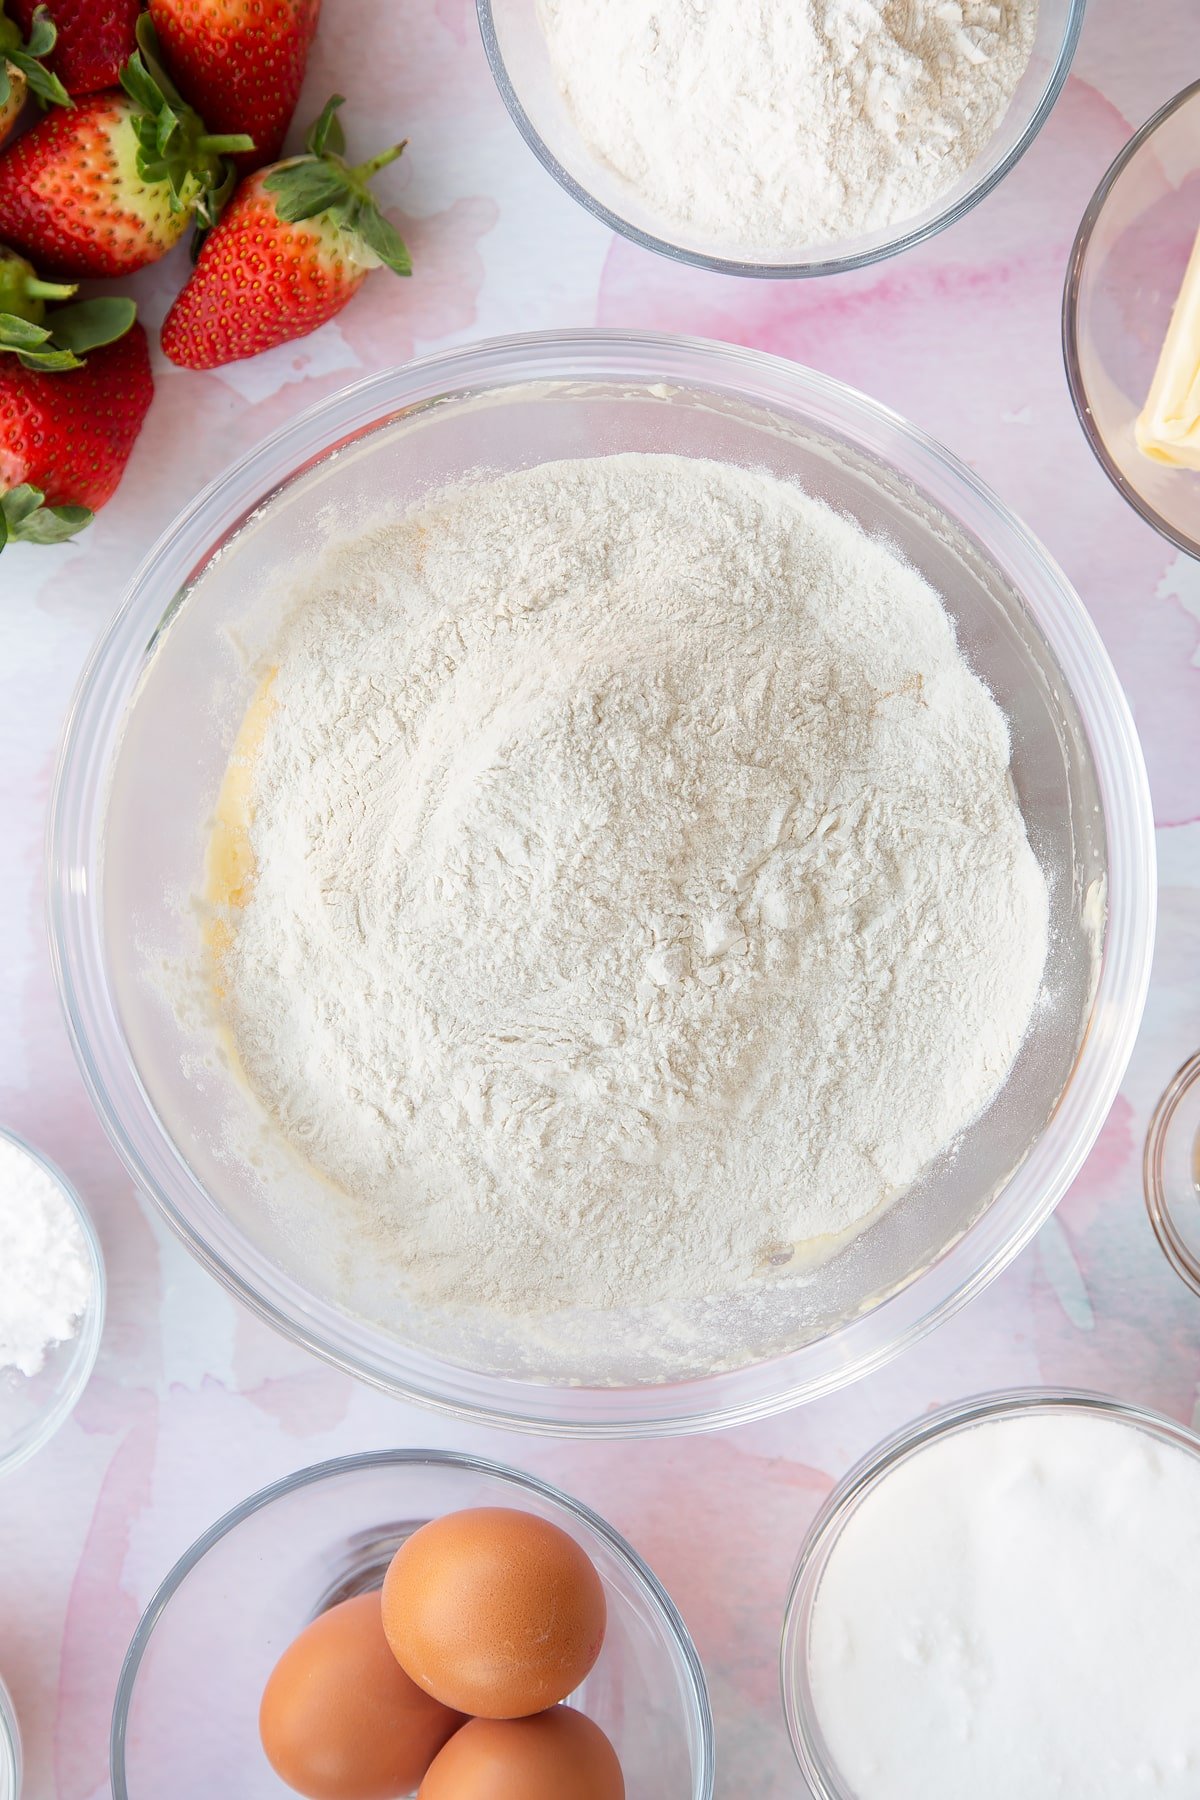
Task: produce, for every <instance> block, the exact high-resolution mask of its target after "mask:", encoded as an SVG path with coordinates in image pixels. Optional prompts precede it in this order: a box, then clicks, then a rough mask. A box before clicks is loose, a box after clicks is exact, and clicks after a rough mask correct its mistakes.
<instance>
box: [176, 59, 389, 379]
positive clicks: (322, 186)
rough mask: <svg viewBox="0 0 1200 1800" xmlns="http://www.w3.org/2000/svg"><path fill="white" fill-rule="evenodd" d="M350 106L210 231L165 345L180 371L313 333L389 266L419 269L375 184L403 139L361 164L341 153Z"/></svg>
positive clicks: (330, 115) (255, 178) (330, 111)
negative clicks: (382, 207) (343, 120)
mask: <svg viewBox="0 0 1200 1800" xmlns="http://www.w3.org/2000/svg"><path fill="white" fill-rule="evenodd" d="M341 105H342V97H341V95H340V94H335V95H334V97H333V99H332V100H331V101H330V102H329V104H328V105H327V106H326V108H325V110H324V112H323V113H322V114H321V117H320V118H319V119H318V120H317V123H316V124H315V125H314V126H313V129H312V131H311V132H310V133H309V137H308V155H307V156H297V157H292V158H291V159H290V160H289V161H287V162H281V163H276V164H275V165H274V166H273V167H272V168H270V169H261V170H259V172H258V173H257V174H256V175H251V176H250V177H249V178H248V180H246V181H244V182H243V183H242V184H241V186H240V187H239V188H238V190H237V192H236V194H235V195H234V197H233V199H232V200H231V201H230V203H229V205H228V206H227V207H226V209H225V211H224V213H223V214H222V215H221V218H220V219H219V221H218V222H217V224H216V226H215V227H214V228H213V230H212V231H210V232H209V234H208V236H207V237H206V238H205V240H204V244H203V247H202V248H201V251H200V254H199V257H198V258H197V260H196V266H195V268H194V269H193V270H192V273H191V276H190V277H189V279H188V282H187V284H186V286H185V287H184V288H183V291H182V292H181V293H180V294H179V295H178V297H177V298H176V301H175V304H174V305H173V306H172V308H171V310H170V312H169V313H168V314H167V316H166V319H165V320H164V322H163V328H162V347H163V349H164V351H165V352H166V354H167V355H168V356H169V357H170V359H171V361H172V362H174V363H178V364H179V365H180V367H181V368H185V369H214V368H217V367H218V366H219V365H220V364H221V363H229V362H237V361H238V360H239V358H241V357H243V356H255V355H257V354H258V352H259V351H260V350H270V349H272V348H273V347H274V346H275V345H276V344H286V343H288V342H289V341H290V340H291V339H292V338H298V337H306V336H307V334H308V333H309V332H310V331H315V330H316V329H317V327H318V325H324V323H325V321H326V320H327V319H332V318H333V316H334V314H335V313H339V312H341V310H342V308H343V306H345V305H346V303H347V301H348V300H350V299H351V298H352V297H353V295H354V294H356V293H357V292H358V290H359V288H360V287H361V286H362V284H363V282H364V281H365V280H366V278H367V276H368V274H369V273H370V271H371V270H372V269H374V268H378V267H379V265H380V264H381V263H386V265H387V267H388V268H389V269H393V270H395V272H396V274H397V275H408V274H410V273H411V272H412V264H411V262H410V261H409V256H408V251H407V250H406V249H405V248H404V244H403V242H402V241H401V238H400V235H399V233H398V232H397V231H396V229H395V227H394V226H392V225H390V224H389V223H388V221H387V220H386V219H385V218H384V217H383V215H382V213H381V212H380V211H379V209H378V207H377V206H376V204H375V201H374V200H373V198H372V197H371V194H370V192H369V191H368V187H367V183H368V181H369V180H370V178H371V176H372V175H373V174H374V173H375V172H376V170H377V169H382V168H383V167H384V166H385V164H387V163H390V162H392V161H393V160H394V159H395V158H396V157H397V156H399V154H400V152H401V151H402V150H403V148H404V145H403V144H393V146H392V147H391V149H390V150H384V151H383V152H382V153H381V154H380V155H379V156H375V157H372V159H371V161H370V162H365V163H360V164H359V165H358V167H357V168H352V167H351V166H350V165H349V164H348V163H346V162H345V161H344V160H343V157H342V155H341V152H342V150H343V149H344V148H345V142H344V139H343V137H342V130H341V126H340V124H339V122H338V120H337V118H336V117H335V114H336V109H337V108H338V107H339V106H341Z"/></svg>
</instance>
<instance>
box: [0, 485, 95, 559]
mask: <svg viewBox="0 0 1200 1800" xmlns="http://www.w3.org/2000/svg"><path fill="white" fill-rule="evenodd" d="M91 521H92V514H91V512H90V511H89V510H88V508H87V507H86V506H47V505H46V496H45V495H44V494H43V493H42V491H41V489H40V488H35V487H31V486H29V485H28V483H22V485H21V486H20V487H15V488H10V489H9V491H8V493H7V494H0V550H2V549H3V548H4V546H5V544H18V543H20V544H65V543H66V541H67V539H68V538H73V537H74V536H75V533H76V532H77V531H82V530H83V527H84V526H85V525H90V523H91Z"/></svg>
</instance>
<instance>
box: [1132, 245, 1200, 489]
mask: <svg viewBox="0 0 1200 1800" xmlns="http://www.w3.org/2000/svg"><path fill="white" fill-rule="evenodd" d="M1134 432H1135V435H1136V437H1137V446H1138V449H1139V450H1140V451H1141V452H1142V454H1143V455H1144V456H1149V457H1153V459H1154V461H1155V462H1162V463H1172V464H1174V465H1175V466H1176V467H1178V468H1181V469H1200V234H1197V237H1196V243H1195V247H1194V248H1193V250H1192V256H1191V261H1190V262H1189V263H1188V266H1187V274H1186V275H1185V276H1184V278H1183V286H1182V287H1181V288H1180V290H1179V298H1178V300H1176V302H1175V310H1174V312H1173V313H1172V314H1171V323H1170V324H1169V325H1168V327H1167V336H1166V340H1165V342H1164V344H1163V347H1162V354H1161V355H1160V356H1159V359H1158V367H1157V369H1156V370H1155V371H1154V380H1153V382H1152V383H1151V387H1150V394H1149V397H1148V399H1147V401H1146V404H1145V406H1144V407H1143V408H1142V411H1141V413H1140V414H1139V416H1138V421H1137V424H1136V425H1135V427H1134Z"/></svg>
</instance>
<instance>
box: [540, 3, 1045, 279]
mask: <svg viewBox="0 0 1200 1800" xmlns="http://www.w3.org/2000/svg"><path fill="white" fill-rule="evenodd" d="M538 12H539V16H540V18H541V22H542V28H543V30H544V32H545V35H546V41H547V44H548V47H549V51H550V60H551V65H552V68H553V71H554V75H555V77H556V79H557V81H558V84H559V87H560V89H561V91H562V94H563V97H564V99H565V101H566V104H567V108H568V110H569V112H570V113H571V115H572V117H573V119H574V121H575V124H576V126H577V127H578V130H579V132H580V135H581V136H582V138H583V140H584V142H585V143H586V144H587V146H588V148H589V149H590V150H591V151H592V152H593V153H594V154H595V155H596V156H597V157H599V158H600V159H601V161H603V162H605V163H607V164H608V165H609V167H611V168H612V169H613V170H615V171H616V173H617V174H618V175H619V176H621V177H622V178H623V180H624V181H625V182H626V183H627V184H628V185H629V187H630V188H631V189H632V190H633V192H634V194H635V195H636V197H637V199H638V200H639V201H640V202H641V203H642V204H643V205H644V206H645V207H646V208H647V210H648V211H649V212H651V213H652V214H655V215H657V217H658V218H659V219H661V221H662V226H661V228H660V229H661V230H662V232H663V234H664V235H668V236H679V235H682V236H683V237H684V239H685V241H686V240H687V239H689V238H699V239H701V240H707V241H709V242H710V243H711V247H712V248H713V249H724V250H725V251H726V253H727V254H741V255H746V256H749V255H753V254H754V253H755V252H758V253H761V254H763V255H769V254H770V255H777V254H779V253H781V252H783V253H786V252H788V251H791V252H793V253H794V254H795V255H796V256H797V257H799V255H800V254H801V253H802V252H803V251H804V250H805V249H807V248H808V247H810V246H816V245H821V244H830V243H833V242H836V241H837V240H839V239H844V238H849V237H857V236H860V235H863V234H866V233H870V232H874V231H878V230H882V229H884V228H886V227H888V226H891V225H895V224H897V223H899V222H900V221H902V220H904V219H909V218H912V217H914V216H915V215H916V214H918V213H921V212H923V211H924V210H925V209H926V207H928V206H931V205H932V204H933V203H934V202H935V201H937V200H939V199H941V198H942V196H943V195H946V194H948V193H949V192H950V190H951V189H952V188H953V187H954V186H955V184H956V183H957V182H958V181H959V180H961V178H962V177H963V176H964V175H965V174H966V173H967V171H968V170H969V169H970V167H971V165H972V163H973V162H974V161H975V160H976V158H977V157H978V156H979V155H980V153H981V152H982V151H983V149H984V148H985V146H986V145H987V144H988V142H989V141H990V139H991V138H992V137H993V136H994V135H995V133H996V131H997V129H998V127H999V126H1000V124H1001V121H1002V120H1003V118H1004V114H1005V113H1006V112H1007V110H1008V107H1009V103H1010V102H1011V100H1012V98H1013V95H1014V93H1015V92H1016V89H1017V86H1018V83H1019V82H1020V79H1021V77H1022V75H1023V74H1024V73H1025V70H1026V67H1027V66H1028V63H1029V57H1030V52H1031V50H1032V48H1033V41H1034V34H1035V29H1036V24H1037V15H1038V0H904V3H903V4H899V3H898V0H786V3H784V0H656V3H655V4H654V5H647V4H646V0H538Z"/></svg>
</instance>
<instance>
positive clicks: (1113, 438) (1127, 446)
mask: <svg viewBox="0 0 1200 1800" xmlns="http://www.w3.org/2000/svg"><path fill="white" fill-rule="evenodd" d="M1198 231H1200V81H1195V82H1193V83H1192V85H1191V87H1188V88H1185V89H1184V90H1183V92H1182V93H1181V94H1176V96H1175V98H1174V99H1173V100H1169V101H1168V102H1167V104H1166V105H1165V106H1163V107H1160V109H1159V111H1158V112H1156V113H1155V114H1154V117H1153V118H1152V119H1147V121H1146V123H1145V124H1144V125H1143V126H1142V128H1141V130H1140V131H1137V132H1135V133H1134V135H1133V136H1132V137H1131V138H1130V140H1129V142H1128V143H1127V144H1126V145H1125V148H1124V149H1123V150H1122V151H1121V153H1120V155H1119V156H1118V157H1117V159H1116V161H1115V162H1114V163H1113V165H1112V167H1111V168H1110V169H1109V171H1108V173H1107V175H1106V176H1105V177H1104V180H1103V181H1102V182H1101V183H1100V186H1099V187H1098V188H1097V189H1096V192H1095V193H1094V194H1093V196H1092V199H1091V203H1090V204H1089V206H1088V209H1087V211H1086V212H1085V213H1084V215H1083V221H1082V223H1081V225H1080V227H1079V231H1078V233H1077V234H1076V238H1075V245H1074V248H1073V250H1072V252H1071V260H1070V263H1069V265H1068V268H1067V283H1066V289H1065V292H1064V295H1063V354H1064V357H1065V360H1066V365H1067V380H1068V382H1069V383H1070V388H1071V398H1072V400H1073V401H1074V402H1075V411H1076V413H1077V414H1078V415H1079V422H1080V424H1081V425H1082V426H1083V430H1084V435H1085V436H1086V438H1087V440H1088V443H1089V444H1090V445H1091V447H1092V449H1093V451H1094V452H1095V455H1096V459H1097V461H1098V462H1099V464H1100V467H1101V468H1102V469H1103V470H1104V472H1105V474H1106V475H1107V476H1108V477H1109V479H1110V480H1111V481H1112V482H1113V483H1114V485H1115V486H1116V487H1117V488H1118V489H1119V491H1120V492H1121V493H1122V494H1123V495H1124V497H1125V499H1126V500H1128V502H1129V504H1130V506H1132V507H1133V508H1134V509H1135V511H1137V512H1139V513H1141V515H1142V517H1143V519H1145V520H1146V521H1147V522H1148V523H1149V524H1150V525H1153V527H1154V529H1155V530H1156V531H1158V532H1161V533H1162V535H1163V537H1165V538H1166V539H1167V540H1168V542H1169V543H1172V544H1175V545H1176V546H1177V547H1178V548H1179V549H1180V550H1186V551H1187V552H1188V554H1189V555H1190V556H1200V471H1197V470H1195V469H1172V468H1170V467H1169V466H1168V465H1167V464H1165V463H1159V462H1155V461H1153V460H1152V459H1151V458H1150V457H1148V456H1143V455H1142V452H1141V451H1140V450H1139V449H1138V447H1137V443H1136V441H1135V439H1134V435H1133V428H1134V423H1135V421H1136V419H1137V416H1138V414H1139V413H1140V412H1141V410H1142V407H1143V406H1144V405H1145V402H1146V396H1147V394H1148V393H1149V392H1150V383H1151V381H1152V380H1153V377H1154V371H1155V368H1156V366H1157V364H1158V356H1159V352H1160V350H1161V349H1162V346H1163V339H1164V338H1165V337H1166V334H1167V325H1168V323H1169V322H1170V318H1171V312H1172V309H1173V307H1174V305H1175V301H1176V298H1177V296H1178V294H1179V289H1180V284H1181V283H1182V281H1183V276H1184V270H1185V269H1186V267H1187V262H1188V257H1189V256H1190V254H1191V250H1192V245H1193V244H1194V243H1195V241H1196V234H1197V232H1198Z"/></svg>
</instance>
